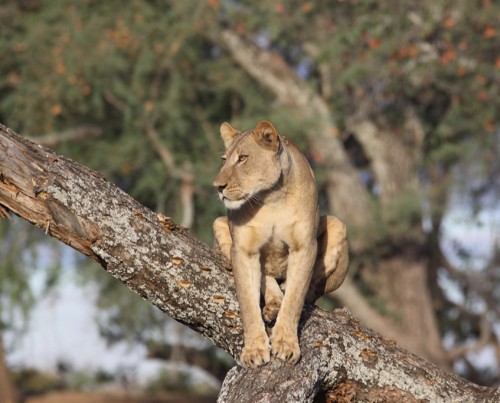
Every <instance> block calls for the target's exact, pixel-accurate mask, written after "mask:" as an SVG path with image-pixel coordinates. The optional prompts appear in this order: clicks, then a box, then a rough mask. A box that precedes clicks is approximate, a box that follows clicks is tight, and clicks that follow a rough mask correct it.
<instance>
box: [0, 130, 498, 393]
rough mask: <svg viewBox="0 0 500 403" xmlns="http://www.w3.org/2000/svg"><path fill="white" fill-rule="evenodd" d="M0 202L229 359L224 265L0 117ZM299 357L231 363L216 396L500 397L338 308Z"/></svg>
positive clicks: (231, 309) (235, 334)
mask: <svg viewBox="0 0 500 403" xmlns="http://www.w3.org/2000/svg"><path fill="white" fill-rule="evenodd" d="M0 207H1V208H2V211H3V212H4V213H6V212H7V211H8V210H10V211H12V212H14V213H16V214H17V215H19V216H21V217H22V218H24V219H26V220H28V221H29V222H31V223H33V224H34V225H36V226H38V227H40V228H42V229H43V230H44V231H45V232H46V233H47V234H48V235H51V236H54V237H56V238H57V239H60V240H61V241H63V242H64V243H66V244H68V245H70V246H72V247H73V248H75V249H77V250H79V251H80V252H82V253H84V254H85V255H87V256H89V257H90V258H92V259H94V260H96V261H98V262H99V263H100V264H101V265H102V267H103V268H104V269H106V270H107V271H108V272H109V273H110V274H111V275H113V276H115V277H116V278H118V279H119V280H121V281H122V282H123V283H124V284H125V285H126V286H127V287H129V288H130V289H131V290H133V291H134V292H136V293H138V294H140V295H141V296H142V297H143V298H145V299H146V300H148V301H149V302H151V303H153V304H155V305H156V306H158V307H159V308H160V309H162V310H163V311H164V312H166V313H168V314H169V315H170V316H171V317H172V318H174V319H176V320H178V321H179V322H182V323H184V324H186V325H188V326H189V327H191V328H192V329H194V330H195V331H197V332H199V333H200V334H202V335H204V336H205V337H208V338H209V339H210V340H212V341H213V342H214V343H215V344H216V345H217V346H219V347H221V348H223V349H225V350H226V351H228V352H229V353H231V354H232V355H233V356H236V357H237V356H238V355H239V353H240V351H241V343H242V338H241V321H240V318H239V307H238V303H237V300H236V295H235V289H234V283H233V280H232V277H231V276H230V274H229V273H228V271H227V268H228V262H227V261H225V260H224V259H223V258H222V256H221V255H220V254H218V253H217V252H215V251H213V250H212V249H210V248H209V247H208V246H206V245H205V244H203V243H201V242H199V241H198V240H196V239H195V238H194V237H192V236H191V235H190V234H189V232H188V231H186V230H185V229H183V228H182V227H179V226H178V225H176V224H175V223H174V222H172V221H171V220H170V219H169V218H167V217H164V216H161V215H160V216H159V215H157V214H155V213H154V212H152V211H150V210H148V209H147V208H145V207H144V206H142V205H140V204H139V203H138V202H137V201H135V200H133V199H132V198H131V197H130V196H128V195H127V194H126V193H125V192H123V191H121V190H120V189H118V188H117V187H116V186H114V185H112V184H111V183H109V182H107V181H106V180H105V179H104V178H103V177H101V176H100V175H99V174H97V173H95V172H93V171H91V170H89V169H87V168H85V167H82V166H80V165H78V164H76V163H75V162H73V161H71V160H69V159H68V158H65V157H63V156H60V155H57V154H55V153H54V152H52V151H50V150H48V149H46V148H44V147H42V146H38V145H36V144H34V143H32V142H30V141H27V140H25V139H23V138H21V137H19V136H18V135H16V134H15V133H13V132H12V131H10V130H9V129H6V128H4V127H3V126H1V125H0ZM300 344H301V350H302V358H301V360H300V362H299V363H298V364H297V366H295V367H292V366H288V365H285V364H283V363H281V362H279V361H278V362H276V361H273V362H271V363H270V364H269V365H267V366H264V367H261V368H259V369H256V370H242V369H241V368H234V369H233V370H231V371H230V373H229V375H228V377H227V378H226V381H225V382H224V386H223V389H222V391H221V395H220V401H253V402H256V401H300V402H304V401H312V400H313V398H315V397H316V396H319V395H321V394H323V396H325V395H328V398H329V399H332V400H333V399H337V400H340V399H341V398H342V399H344V401H349V400H346V399H350V400H351V401H352V400H355V401H359V400H374V399H375V400H376V399H382V400H384V399H385V401H390V400H392V401H415V400H423V401H429V402H439V401H446V402H449V401H454V402H470V401H498V400H499V399H500V392H499V391H498V390H496V389H493V388H483V387H479V386H476V385H474V384H472V383H470V382H467V381H465V380H463V379H461V378H459V377H457V376H455V375H453V374H450V373H447V372H445V371H443V370H441V369H439V368H437V367H436V366H434V365H433V364H430V363H428V362H426V361H425V360H424V359H421V358H418V357H416V356H414V355H412V354H410V353H408V352H406V351H405V350H403V349H401V348H400V347H398V346H397V345H396V344H395V343H394V342H390V341H387V340H384V339H383V338H382V337H381V336H379V335H378V334H376V333H374V332H373V331H370V330H368V329H366V328H364V327H362V326H361V325H360V324H359V323H358V322H357V321H356V320H354V319H353V318H352V316H351V315H350V314H349V313H348V312H347V311H344V310H338V311H335V312H334V313H328V312H324V311H322V310H321V309H318V308H312V307H309V308H307V309H306V310H305V312H304V315H303V318H302V321H301V329H300Z"/></svg>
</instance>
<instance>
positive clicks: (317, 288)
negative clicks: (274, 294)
mask: <svg viewBox="0 0 500 403" xmlns="http://www.w3.org/2000/svg"><path fill="white" fill-rule="evenodd" d="M348 266H349V247H348V245H347V229H346V227H345V225H344V224H343V223H342V221H340V220H339V219H338V218H337V217H334V216H322V217H321V218H320V222H319V227H318V255H317V257H316V262H315V263H314V269H313V276H312V279H311V285H310V287H309V292H308V295H307V302H309V303H313V302H314V301H316V300H317V299H318V298H319V297H321V296H322V295H324V294H327V293H329V292H332V291H334V290H336V289H337V288H339V287H340V285H341V284H342V283H343V281H344V279H345V276H346V274H347V268H348Z"/></svg>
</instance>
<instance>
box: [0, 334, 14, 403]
mask: <svg viewBox="0 0 500 403" xmlns="http://www.w3.org/2000/svg"><path fill="white" fill-rule="evenodd" d="M0 402H1V403H15V402H17V398H16V389H15V387H14V384H13V383H12V379H11V377H10V373H9V368H8V366H7V360H6V359H5V351H4V347H3V337H2V336H1V335H0Z"/></svg>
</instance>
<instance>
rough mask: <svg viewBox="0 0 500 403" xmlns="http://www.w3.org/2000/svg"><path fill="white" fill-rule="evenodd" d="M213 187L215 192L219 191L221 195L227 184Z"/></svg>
mask: <svg viewBox="0 0 500 403" xmlns="http://www.w3.org/2000/svg"><path fill="white" fill-rule="evenodd" d="M215 187H216V188H217V190H218V191H219V193H222V191H223V190H224V189H225V188H226V187H227V183H226V184H224V185H218V184H217V185H215Z"/></svg>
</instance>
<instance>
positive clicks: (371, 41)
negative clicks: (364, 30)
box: [366, 38, 382, 49]
mask: <svg viewBox="0 0 500 403" xmlns="http://www.w3.org/2000/svg"><path fill="white" fill-rule="evenodd" d="M366 43H367V44H368V47H369V48H370V49H378V48H379V47H380V45H381V44H382V41H381V40H380V39H379V38H367V39H366Z"/></svg>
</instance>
